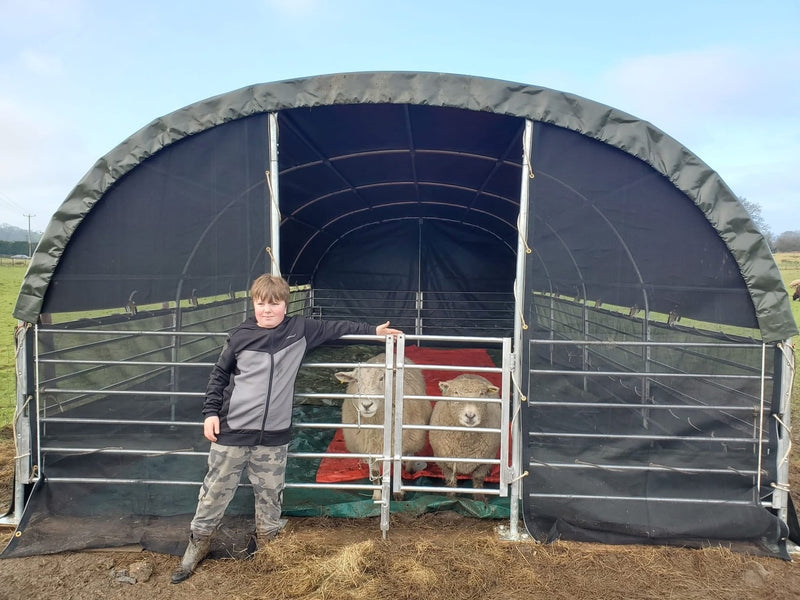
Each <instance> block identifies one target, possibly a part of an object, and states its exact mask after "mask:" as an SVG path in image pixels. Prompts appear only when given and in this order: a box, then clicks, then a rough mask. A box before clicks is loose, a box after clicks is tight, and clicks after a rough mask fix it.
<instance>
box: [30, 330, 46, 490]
mask: <svg viewBox="0 0 800 600" xmlns="http://www.w3.org/2000/svg"><path fill="white" fill-rule="evenodd" d="M33 328H34V329H33V332H34V333H33V335H34V342H33V398H34V403H33V410H34V411H35V412H34V418H33V423H34V427H35V428H36V438H35V439H36V469H37V471H38V473H37V475H38V476H39V477H41V476H42V475H43V473H42V425H41V423H40V421H39V417H40V416H41V417H46V416H47V415H45V414H42V413H40V412H39V411H40V405H39V403H40V401H41V399H40V397H39V388H41V381H40V380H39V369H40V368H41V367H40V364H41V363H39V326H38V325H34V326H33Z"/></svg>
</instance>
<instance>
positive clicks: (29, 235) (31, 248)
mask: <svg viewBox="0 0 800 600" xmlns="http://www.w3.org/2000/svg"><path fill="white" fill-rule="evenodd" d="M22 216H23V217H28V257H31V256H33V243H32V241H31V219H32V218H33V217H35V216H36V215H25V214H23V215H22Z"/></svg>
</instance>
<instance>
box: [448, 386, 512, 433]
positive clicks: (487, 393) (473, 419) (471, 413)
mask: <svg viewBox="0 0 800 600" xmlns="http://www.w3.org/2000/svg"><path fill="white" fill-rule="evenodd" d="M439 389H440V390H441V391H442V396H449V397H456V398H457V397H461V398H499V397H500V388H498V387H497V386H496V385H493V384H492V383H491V382H490V381H489V380H488V379H486V378H485V377H481V376H480V375H470V374H465V375H459V376H458V377H456V378H455V379H451V380H449V381H440V382H439ZM444 402H447V404H448V407H449V408H450V411H451V412H452V413H453V414H454V416H455V417H456V419H457V420H458V422H459V423H460V424H461V425H462V426H463V427H479V426H480V424H481V421H482V420H483V418H484V415H485V414H486V410H487V404H486V403H484V402H470V401H468V400H464V401H450V400H445V401H444Z"/></svg>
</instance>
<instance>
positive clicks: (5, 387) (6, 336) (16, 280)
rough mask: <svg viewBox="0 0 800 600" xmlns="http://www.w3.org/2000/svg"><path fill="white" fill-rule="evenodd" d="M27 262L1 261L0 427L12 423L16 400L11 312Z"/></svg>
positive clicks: (14, 322) (14, 321) (13, 319)
mask: <svg viewBox="0 0 800 600" xmlns="http://www.w3.org/2000/svg"><path fill="white" fill-rule="evenodd" d="M27 268H28V265H27V264H23V263H19V262H18V263H16V264H3V263H0V332H2V333H0V428H2V427H6V426H8V425H10V424H11V421H12V419H13V417H14V405H15V403H16V400H15V398H16V388H17V385H16V378H15V376H14V373H15V369H14V364H15V360H14V329H15V328H16V326H17V320H16V319H15V318H14V316H13V315H12V314H11V313H12V312H13V311H14V305H15V304H16V303H17V296H18V295H19V286H20V285H21V284H22V279H23V277H25V271H26V270H27Z"/></svg>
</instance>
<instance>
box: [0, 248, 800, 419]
mask: <svg viewBox="0 0 800 600" xmlns="http://www.w3.org/2000/svg"><path fill="white" fill-rule="evenodd" d="M775 259H776V262H777V263H778V267H780V270H781V274H782V275H783V279H784V282H785V283H786V284H787V286H788V283H789V282H790V281H793V280H795V279H800V252H794V253H785V254H778V255H776V257H775ZM26 269H27V265H25V264H19V263H18V264H8V263H2V262H0V331H2V334H0V429H2V428H4V427H7V426H9V425H10V424H11V422H12V420H13V417H14V408H15V404H16V381H15V375H14V373H15V359H14V329H15V328H16V326H17V320H16V319H15V318H14V317H13V315H12V311H13V310H14V305H15V304H16V302H17V296H18V294H19V288H20V285H21V284H22V279H23V277H24V276H25V271H26ZM792 312H793V313H794V318H795V321H796V322H797V323H800V302H792ZM795 366H796V368H797V367H798V366H800V352H797V353H796V354H795ZM796 370H797V369H796ZM792 409H793V410H794V412H795V414H800V413H798V411H800V376H798V377H796V378H795V381H794V386H793V388H792Z"/></svg>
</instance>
